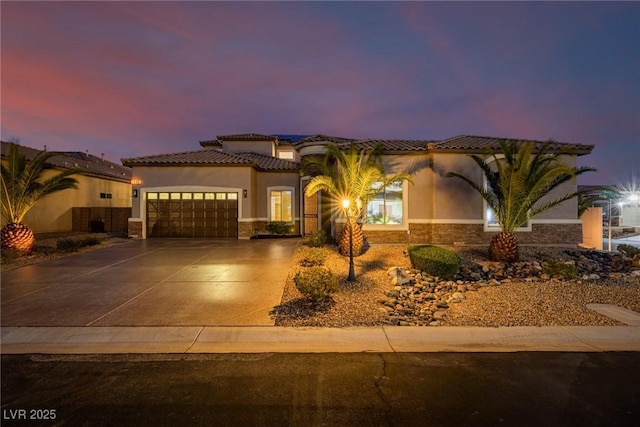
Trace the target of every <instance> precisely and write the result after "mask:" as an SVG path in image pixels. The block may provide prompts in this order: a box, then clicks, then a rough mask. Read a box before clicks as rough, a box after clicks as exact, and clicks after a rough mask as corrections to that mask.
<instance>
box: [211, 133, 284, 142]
mask: <svg viewBox="0 0 640 427" xmlns="http://www.w3.org/2000/svg"><path fill="white" fill-rule="evenodd" d="M217 138H218V139H219V140H221V141H277V140H278V137H277V136H273V135H261V134H259V133H239V134H235V135H218V136H217Z"/></svg>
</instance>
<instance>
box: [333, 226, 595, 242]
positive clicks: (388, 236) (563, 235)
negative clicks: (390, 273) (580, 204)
mask: <svg viewBox="0 0 640 427" xmlns="http://www.w3.org/2000/svg"><path fill="white" fill-rule="evenodd" d="M343 227H344V224H341V223H338V224H336V238H338V237H339V236H340V232H341V231H342V228H343ZM409 231H410V232H409V233H407V231H406V230H397V231H394V230H389V231H381V230H365V231H364V235H365V238H366V239H367V241H368V242H369V243H371V244H376V243H387V244H421V243H428V244H434V245H488V244H489V243H490V242H491V238H492V237H493V236H495V235H496V234H497V232H485V231H484V225H483V224H412V223H410V224H409ZM516 237H517V238H518V241H519V243H520V244H524V245H550V244H553V245H577V244H579V243H581V242H582V224H532V230H531V231H519V232H516Z"/></svg>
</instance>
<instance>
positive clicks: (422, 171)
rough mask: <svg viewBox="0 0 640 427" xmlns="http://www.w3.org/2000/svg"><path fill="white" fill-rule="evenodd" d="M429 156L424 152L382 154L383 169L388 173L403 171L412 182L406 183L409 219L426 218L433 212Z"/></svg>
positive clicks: (431, 173)
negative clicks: (409, 176)
mask: <svg viewBox="0 0 640 427" xmlns="http://www.w3.org/2000/svg"><path fill="white" fill-rule="evenodd" d="M431 165H432V161H431V157H430V156H429V155H426V154H402V155H388V156H383V167H384V171H385V173H386V174H388V175H392V174H396V173H401V172H405V173H408V174H409V175H411V179H412V181H413V182H409V183H407V187H406V188H407V196H406V197H407V204H408V213H407V218H408V220H409V221H411V220H412V219H417V220H426V219H429V218H431V217H432V214H433V201H434V194H433V171H432V168H431Z"/></svg>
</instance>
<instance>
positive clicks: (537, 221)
mask: <svg viewBox="0 0 640 427" xmlns="http://www.w3.org/2000/svg"><path fill="white" fill-rule="evenodd" d="M529 222H530V223H532V224H582V220H581V219H530V220H529Z"/></svg>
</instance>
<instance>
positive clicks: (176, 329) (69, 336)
mask: <svg viewBox="0 0 640 427" xmlns="http://www.w3.org/2000/svg"><path fill="white" fill-rule="evenodd" d="M516 351H561V352H599V351H640V327H635V326H552V327H501V328H482V327H436V328H425V327H398V326H388V327H386V326H385V327H362V328H288V327H287V328H285V327H270V326H265V327H260V326H258V327H252V326H249V327H211V326H202V327H199V326H164V327H147V326H138V327H118V326H107V327H3V328H1V352H2V354H27V353H46V354H90V353H104V354H107V353H334V352H335V353H357V352H516Z"/></svg>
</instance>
